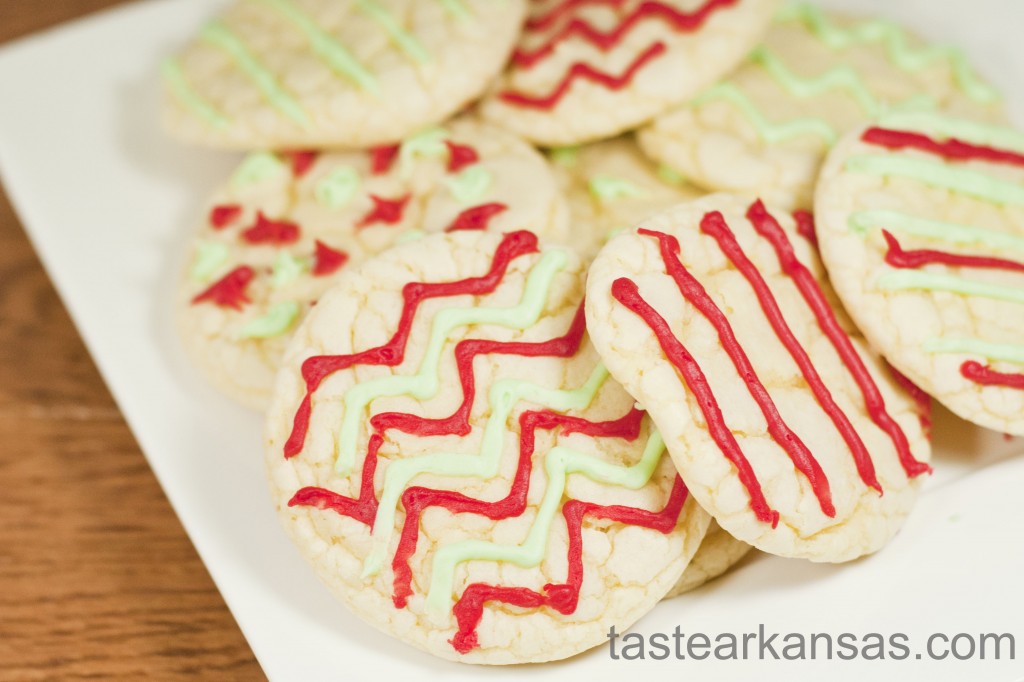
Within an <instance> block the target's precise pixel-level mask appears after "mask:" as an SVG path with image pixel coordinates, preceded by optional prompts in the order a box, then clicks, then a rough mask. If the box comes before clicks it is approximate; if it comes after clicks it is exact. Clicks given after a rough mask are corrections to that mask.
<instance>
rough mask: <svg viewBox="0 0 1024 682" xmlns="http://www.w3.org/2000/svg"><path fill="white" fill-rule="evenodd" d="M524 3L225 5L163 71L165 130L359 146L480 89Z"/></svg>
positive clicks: (264, 141)
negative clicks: (220, 12) (223, 9)
mask: <svg viewBox="0 0 1024 682" xmlns="http://www.w3.org/2000/svg"><path fill="white" fill-rule="evenodd" d="M525 12H526V0H501V2H494V0H344V1H342V2H324V1H322V0H236V2H234V3H233V4H232V5H231V6H230V7H228V8H227V9H226V10H225V11H224V12H223V13H222V14H220V15H219V16H218V17H216V18H214V19H212V20H211V21H209V22H208V23H207V24H206V25H205V26H203V27H202V29H201V30H200V31H199V33H198V35H197V36H196V37H195V38H194V39H193V40H192V41H191V42H189V43H188V44H187V45H186V46H185V47H184V48H183V49H181V50H180V51H179V52H178V53H177V54H176V55H175V56H173V57H171V58H169V59H168V60H167V61H165V62H164V64H163V71H162V75H163V89H164V105H163V118H164V123H165V127H166V128H167V129H168V130H169V131H170V132H171V133H173V134H174V135H176V136H177V137H179V138H182V139H184V140H187V141H190V142H196V143H200V144H204V145H209V146H214V147H225V148H230V149H242V150H251V149H289V148H297V147H318V148H323V147H329V148H335V147H367V146H371V145H377V144H387V143H390V142H392V141H394V140H399V139H402V138H404V137H407V136H408V135H411V134H413V133H414V132H416V131H417V130H420V129H421V128H424V127H426V126H430V125H436V124H439V123H441V122H442V121H444V120H445V119H447V118H448V117H450V116H452V115H453V114H455V113H456V112H458V111H460V110H462V109H463V108H464V107H465V106H466V105H467V104H469V103H470V102H472V101H473V100H475V99H476V98H477V97H478V96H480V94H481V93H482V92H483V91H484V90H485V89H486V87H487V86H488V84H489V83H490V81H491V80H492V79H493V78H494V77H495V76H496V75H497V74H498V72H499V71H500V70H501V68H502V66H503V65H504V63H505V61H506V60H507V59H508V55H509V53H510V52H511V51H512V48H513V45H514V43H515V41H516V38H517V36H518V35H519V28H520V26H521V25H522V20H523V17H524V15H525Z"/></svg>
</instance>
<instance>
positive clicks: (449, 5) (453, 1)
mask: <svg viewBox="0 0 1024 682" xmlns="http://www.w3.org/2000/svg"><path fill="white" fill-rule="evenodd" d="M441 6H442V7H444V9H445V11H446V12H448V14H450V15H452V16H453V17H455V18H456V19H458V20H460V21H465V20H467V19H472V18H473V15H472V14H470V12H469V10H468V9H466V5H464V4H463V2H462V0H441Z"/></svg>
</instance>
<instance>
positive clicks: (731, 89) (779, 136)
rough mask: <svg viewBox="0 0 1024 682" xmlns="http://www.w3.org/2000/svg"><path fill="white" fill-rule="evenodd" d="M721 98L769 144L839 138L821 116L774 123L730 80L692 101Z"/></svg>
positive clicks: (698, 101) (712, 87)
mask: <svg viewBox="0 0 1024 682" xmlns="http://www.w3.org/2000/svg"><path fill="white" fill-rule="evenodd" d="M715 101H724V102H728V103H729V104H731V105H733V106H734V107H736V109H738V110H739V112H740V113H741V114H743V116H744V118H746V119H747V121H749V122H750V125H752V126H753V127H754V131H755V132H756V133H757V136H758V137H760V138H761V139H762V140H764V141H765V142H767V143H769V144H777V143H779V142H785V141H786V140H790V139H792V138H795V137H801V136H803V135H812V136H815V137H820V138H821V139H822V140H824V141H825V144H827V145H829V146H831V145H832V144H834V143H835V141H836V140H837V139H838V135H837V134H836V131H835V130H833V129H832V126H830V125H829V124H828V122H827V121H825V120H824V119H821V118H814V117H810V116H807V117H801V118H793V119H790V120H788V121H784V122H782V123H773V122H772V121H769V120H768V119H767V118H765V116H764V114H762V113H761V110H760V109H758V108H757V105H755V104H754V103H753V102H752V101H751V100H750V98H749V97H747V95H746V94H745V93H744V92H743V91H742V90H740V89H739V88H738V87H736V86H735V85H734V84H733V83H728V82H727V83H718V84H717V85H713V86H711V87H710V88H708V89H707V90H705V91H704V92H703V93H701V94H700V95H698V96H697V97H696V98H695V99H694V100H693V101H692V104H693V105H694V106H701V105H703V104H707V103H709V102H715Z"/></svg>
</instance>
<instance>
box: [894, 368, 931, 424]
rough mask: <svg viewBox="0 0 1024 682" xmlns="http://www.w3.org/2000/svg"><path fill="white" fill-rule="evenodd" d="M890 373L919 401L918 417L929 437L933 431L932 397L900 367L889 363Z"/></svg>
mask: <svg viewBox="0 0 1024 682" xmlns="http://www.w3.org/2000/svg"><path fill="white" fill-rule="evenodd" d="M889 373H890V374H892V378H893V379H895V380H896V383H897V384H899V385H900V386H901V387H902V388H903V390H905V391H906V392H907V393H909V394H910V397H911V398H912V399H913V401H914V402H915V403H917V417H918V419H919V420H920V421H921V428H922V429H924V432H925V434H926V435H927V436H928V438H929V439H930V438H931V433H932V399H931V396H929V395H928V394H927V393H925V392H924V391H922V390H921V387H920V386H918V385H917V384H915V383H914V382H913V381H911V380H910V379H908V378H907V377H906V376H904V375H903V374H902V373H901V372H900V371H899V370H898V369H896V368H895V367H893V366H892V365H889Z"/></svg>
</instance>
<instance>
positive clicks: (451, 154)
mask: <svg viewBox="0 0 1024 682" xmlns="http://www.w3.org/2000/svg"><path fill="white" fill-rule="evenodd" d="M445 145H447V147H448V172H449V173H458V172H459V171H460V170H462V169H463V168H465V167H466V166H471V165H473V164H474V163H476V162H477V161H479V160H480V155H479V154H478V153H477V151H476V150H475V149H473V148H472V147H470V146H469V145H468V144H456V143H455V142H452V141H451V140H446V141H445Z"/></svg>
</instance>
